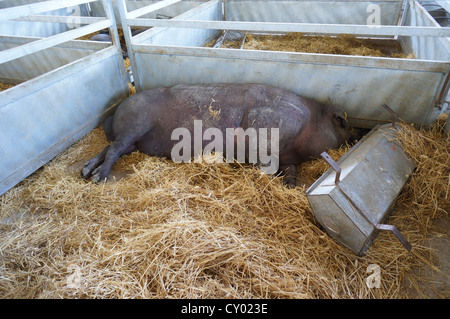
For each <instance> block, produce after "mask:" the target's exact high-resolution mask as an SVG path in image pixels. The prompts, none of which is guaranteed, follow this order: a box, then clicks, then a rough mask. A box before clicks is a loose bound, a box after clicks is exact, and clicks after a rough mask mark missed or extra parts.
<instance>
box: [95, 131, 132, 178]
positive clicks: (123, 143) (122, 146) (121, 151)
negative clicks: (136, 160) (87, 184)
mask: <svg viewBox="0 0 450 319" xmlns="http://www.w3.org/2000/svg"><path fill="white" fill-rule="evenodd" d="M137 140H138V139H135V138H132V137H127V136H125V137H120V136H118V137H117V138H116V140H115V141H114V142H113V143H112V144H111V145H110V146H109V148H108V149H107V150H106V152H105V158H104V161H103V163H102V164H101V165H99V166H98V167H97V168H96V169H94V170H93V171H92V180H93V181H94V182H100V181H104V180H106V179H107V178H108V175H109V173H110V172H111V169H112V167H113V165H114V163H115V162H116V161H117V160H118V159H119V157H121V156H122V155H126V154H128V153H131V152H132V151H134V150H135V148H136V147H135V145H134V143H136V141H137Z"/></svg>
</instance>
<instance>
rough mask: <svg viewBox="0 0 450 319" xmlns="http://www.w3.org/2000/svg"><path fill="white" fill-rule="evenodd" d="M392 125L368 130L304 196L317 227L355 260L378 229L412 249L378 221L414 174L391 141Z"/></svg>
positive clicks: (325, 155)
mask: <svg viewBox="0 0 450 319" xmlns="http://www.w3.org/2000/svg"><path fill="white" fill-rule="evenodd" d="M396 131H397V129H396V126H395V122H394V124H392V125H391V124H386V125H379V126H377V127H375V128H374V129H372V130H371V131H370V132H369V133H368V134H367V135H366V136H365V137H364V138H362V139H361V140H360V141H359V142H358V143H357V144H356V145H355V146H354V147H353V148H352V149H351V150H350V151H348V152H347V153H346V154H345V155H344V156H343V157H342V158H341V159H340V160H339V161H338V163H336V162H334V161H333V159H332V158H331V157H330V156H329V155H328V154H327V153H325V152H324V153H322V154H321V155H322V157H323V158H324V159H325V160H326V161H327V162H328V163H329V164H330V165H331V167H332V168H330V169H329V170H328V171H327V172H326V173H325V174H323V175H322V176H321V177H320V178H319V179H318V180H317V181H316V182H315V183H314V184H313V185H312V186H311V187H310V188H309V189H308V190H307V192H306V195H307V198H308V201H309V203H310V205H311V207H312V209H313V212H314V214H315V216H316V218H317V220H318V222H319V223H320V224H321V225H322V226H323V227H324V228H325V230H326V231H327V233H328V234H329V235H330V236H331V237H333V238H334V239H335V240H337V241H338V242H340V243H342V244H343V245H345V246H346V247H348V248H349V249H351V250H353V251H354V252H355V253H356V254H358V255H359V256H361V255H363V254H364V252H365V251H366V250H367V249H368V248H369V246H370V244H371V243H372V242H373V240H374V239H375V237H376V236H377V234H378V231H379V230H389V231H391V232H393V233H394V235H395V236H396V237H397V238H398V239H399V240H400V242H401V243H402V244H403V245H404V246H405V248H406V249H407V250H408V251H409V250H411V245H410V244H409V243H408V242H407V241H406V239H405V238H404V237H403V236H402V234H401V233H400V232H399V230H398V229H397V228H396V227H394V226H392V225H386V224H383V223H382V222H383V221H384V220H385V219H386V218H387V216H388V214H389V212H390V211H391V209H392V207H393V205H394V203H395V201H396V198H397V196H398V194H399V193H400V191H401V189H402V188H403V185H404V184H405V182H406V181H407V179H408V177H409V176H410V175H411V173H412V171H413V170H414V164H413V162H412V160H411V159H409V158H408V157H407V156H406V155H405V154H404V153H403V150H402V147H401V145H400V144H399V143H398V142H396V141H395V140H394V137H395V134H396Z"/></svg>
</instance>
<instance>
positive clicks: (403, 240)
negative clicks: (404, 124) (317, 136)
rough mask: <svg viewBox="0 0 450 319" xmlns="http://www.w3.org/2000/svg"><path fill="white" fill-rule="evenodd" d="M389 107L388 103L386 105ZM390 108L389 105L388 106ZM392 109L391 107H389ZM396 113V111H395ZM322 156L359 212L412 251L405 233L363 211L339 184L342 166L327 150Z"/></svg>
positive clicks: (343, 192) (377, 227)
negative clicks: (389, 232) (377, 220)
mask: <svg viewBox="0 0 450 319" xmlns="http://www.w3.org/2000/svg"><path fill="white" fill-rule="evenodd" d="M386 107H387V105H386ZM388 109H389V107H388ZM389 110H390V109H389ZM394 114H395V113H394ZM394 125H395V121H394ZM320 156H322V157H323V158H324V159H325V161H327V163H328V164H329V165H330V166H331V167H332V168H333V169H334V170H335V171H336V178H335V181H334V182H335V184H336V187H337V188H338V189H339V191H340V192H341V193H342V194H343V195H344V196H345V198H347V200H348V201H349V202H350V203H351V204H352V205H353V206H354V207H356V208H357V209H358V211H359V212H361V214H362V215H363V216H364V218H365V219H366V220H367V221H369V223H370V224H371V225H372V226H373V227H375V228H376V229H379V230H389V231H391V232H392V233H393V234H394V235H395V237H397V239H398V240H399V241H400V242H401V243H402V245H403V246H404V247H405V248H406V250H408V251H411V248H412V247H411V244H410V243H409V242H408V241H407V240H406V238H405V237H403V235H402V234H401V233H400V231H399V230H398V229H397V228H396V227H395V226H392V225H386V224H379V223H378V222H376V221H374V220H373V219H372V218H371V215H370V214H368V213H367V212H365V211H363V210H362V209H361V206H363V205H357V203H355V200H353V199H352V198H351V197H350V196H349V195H348V194H347V192H345V191H344V189H343V188H342V187H341V186H343V185H339V184H338V183H339V182H340V176H341V171H342V170H341V167H340V166H339V165H338V163H336V162H335V161H334V160H333V159H332V158H331V156H330V155H328V154H327V153H326V152H323V153H322V154H320Z"/></svg>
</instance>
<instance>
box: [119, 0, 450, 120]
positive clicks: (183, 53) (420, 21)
mask: <svg viewBox="0 0 450 319" xmlns="http://www.w3.org/2000/svg"><path fill="white" fill-rule="evenodd" d="M116 2H117V10H118V12H119V17H120V20H121V25H122V26H125V30H127V29H129V28H128V27H130V26H131V27H151V29H150V30H148V31H146V32H144V33H141V34H139V35H138V36H135V37H131V34H130V33H129V32H125V39H126V42H127V47H128V51H129V52H131V54H130V58H131V66H132V70H133V76H134V79H135V81H136V87H137V90H138V91H139V90H143V89H149V88H153V87H157V86H172V85H175V84H180V83H191V84H194V83H196V84H206V83H218V82H225V83H251V82H253V83H265V84H271V85H275V86H278V87H281V88H284V89H288V90H290V91H293V92H295V93H297V94H301V95H303V96H306V97H309V98H314V99H317V100H319V101H322V102H327V103H329V102H332V103H334V104H336V105H339V106H341V107H342V108H343V109H344V110H345V111H346V112H347V114H348V116H349V120H350V122H351V124H353V125H354V126H358V127H366V128H373V127H374V126H376V125H378V124H383V123H387V122H389V117H388V115H387V114H386V113H385V112H383V111H382V110H380V108H379V105H380V104H383V103H387V104H388V105H390V106H391V107H392V108H393V109H394V111H395V112H396V113H398V114H399V116H400V117H401V118H402V119H403V120H405V121H406V122H409V123H419V124H423V125H430V124H432V123H433V122H434V121H435V120H436V119H437V117H438V116H439V114H440V113H442V112H443V111H444V108H445V107H446V105H447V104H445V103H444V102H445V99H446V96H447V92H448V89H449V82H450V81H449V74H450V72H449V70H450V42H449V40H448V38H447V37H449V36H450V28H443V27H441V26H439V24H438V23H436V21H435V20H434V19H433V18H432V17H431V15H430V14H429V13H428V12H427V11H426V10H425V9H424V8H423V7H422V6H421V5H420V4H419V3H418V2H417V1H415V0H407V1H395V0H376V1H366V0H348V1H347V0H340V1H312V0H286V1H275V0H210V1H197V3H198V5H197V6H196V7H194V8H192V9H191V10H188V11H186V12H184V13H182V14H180V15H177V16H175V17H173V18H172V19H156V18H147V17H146V16H145V14H149V13H151V12H154V10H156V9H161V6H163V5H164V4H166V5H167V6H170V5H174V3H179V2H184V1H180V0H164V1H161V2H158V3H157V5H158V6H157V7H155V6H156V4H153V5H150V6H144V7H141V8H140V9H136V10H134V11H131V12H128V10H127V8H126V4H125V1H124V0H116ZM138 2H139V1H138ZM377 12H379V21H378V20H376V19H375V20H373V19H372V17H373V15H374V14H376V13H377ZM372 22H375V24H373V23H372ZM376 23H379V24H376ZM225 30H231V31H238V32H243V33H245V32H251V33H261V32H262V33H276V34H280V33H286V32H302V33H304V34H315V35H317V34H328V35H336V34H342V33H347V34H354V35H356V36H360V37H369V38H376V39H383V41H387V42H389V41H391V42H392V41H394V42H398V43H400V45H401V46H402V49H403V52H405V53H406V54H409V53H412V54H413V55H414V57H415V58H414V59H409V58H408V59H400V58H382V57H362V56H347V55H334V54H313V53H301V52H300V53H299V52H278V51H256V50H242V49H230V48H226V47H220V46H216V47H212V48H211V47H204V45H205V43H207V42H209V41H211V39H214V38H216V37H218V36H219V35H220V34H221V32H223V31H225Z"/></svg>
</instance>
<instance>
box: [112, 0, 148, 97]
mask: <svg viewBox="0 0 450 319" xmlns="http://www.w3.org/2000/svg"><path fill="white" fill-rule="evenodd" d="M116 4H117V9H118V10H119V17H120V23H121V25H122V30H123V35H124V37H125V43H126V46H127V52H128V58H129V59H130V65H131V70H132V72H133V79H134V85H135V87H136V92H139V91H142V90H143V87H142V81H141V76H140V74H139V70H138V68H137V65H136V59H135V54H134V48H133V37H132V34H131V29H130V26H129V25H128V17H127V14H128V11H127V5H126V2H125V0H117V1H116Z"/></svg>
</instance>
